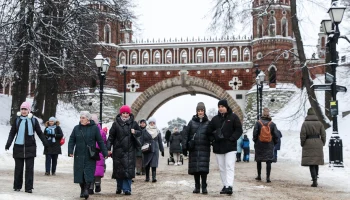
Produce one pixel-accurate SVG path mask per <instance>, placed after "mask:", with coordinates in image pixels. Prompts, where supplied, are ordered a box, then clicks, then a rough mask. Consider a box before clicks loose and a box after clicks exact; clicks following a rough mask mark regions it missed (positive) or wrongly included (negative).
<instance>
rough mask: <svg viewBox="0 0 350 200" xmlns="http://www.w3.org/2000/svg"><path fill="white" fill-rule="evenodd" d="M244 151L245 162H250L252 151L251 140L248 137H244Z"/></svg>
mask: <svg viewBox="0 0 350 200" xmlns="http://www.w3.org/2000/svg"><path fill="white" fill-rule="evenodd" d="M242 149H243V152H244V155H243V162H249V151H250V147H249V139H248V136H247V135H244V138H243V141H242Z"/></svg>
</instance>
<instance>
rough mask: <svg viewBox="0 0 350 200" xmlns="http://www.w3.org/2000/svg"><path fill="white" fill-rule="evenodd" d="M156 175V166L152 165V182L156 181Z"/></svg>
mask: <svg viewBox="0 0 350 200" xmlns="http://www.w3.org/2000/svg"><path fill="white" fill-rule="evenodd" d="M156 176H157V172H156V168H155V167H152V183H155V182H157V178H156Z"/></svg>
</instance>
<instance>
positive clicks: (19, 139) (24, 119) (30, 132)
mask: <svg viewBox="0 0 350 200" xmlns="http://www.w3.org/2000/svg"><path fill="white" fill-rule="evenodd" d="M20 119H21V120H22V121H21V123H20V124H19V128H18V132H17V138H16V141H15V144H19V145H23V144H24V134H25V132H26V122H27V124H28V135H29V136H32V135H33V124H32V122H31V120H32V119H30V118H28V117H23V116H21V117H20Z"/></svg>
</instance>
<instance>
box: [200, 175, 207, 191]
mask: <svg viewBox="0 0 350 200" xmlns="http://www.w3.org/2000/svg"><path fill="white" fill-rule="evenodd" d="M201 177H202V194H208V190H207V174H201Z"/></svg>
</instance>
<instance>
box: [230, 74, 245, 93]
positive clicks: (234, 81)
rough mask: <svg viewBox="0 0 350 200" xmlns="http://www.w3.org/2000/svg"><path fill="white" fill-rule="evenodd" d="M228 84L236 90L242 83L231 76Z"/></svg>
mask: <svg viewBox="0 0 350 200" xmlns="http://www.w3.org/2000/svg"><path fill="white" fill-rule="evenodd" d="M228 85H229V86H230V87H232V90H238V89H239V87H241V86H242V85H243V82H242V81H241V80H239V79H238V77H236V76H234V77H232V80H231V81H229V82H228Z"/></svg>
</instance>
